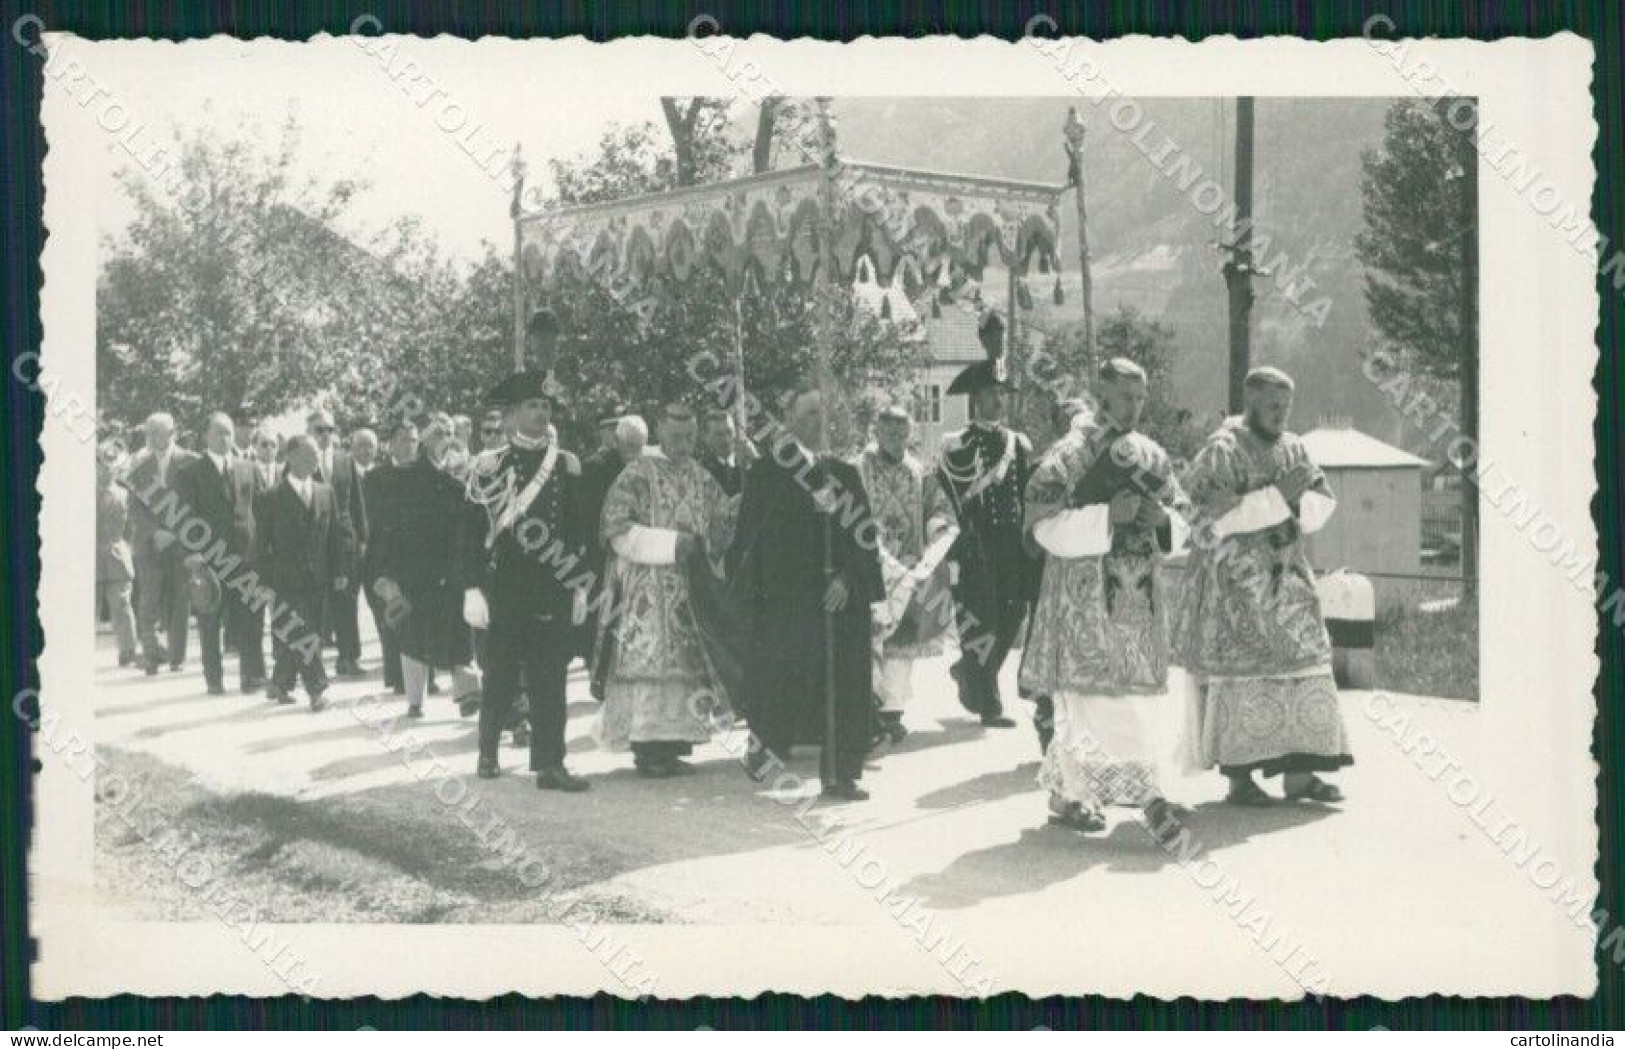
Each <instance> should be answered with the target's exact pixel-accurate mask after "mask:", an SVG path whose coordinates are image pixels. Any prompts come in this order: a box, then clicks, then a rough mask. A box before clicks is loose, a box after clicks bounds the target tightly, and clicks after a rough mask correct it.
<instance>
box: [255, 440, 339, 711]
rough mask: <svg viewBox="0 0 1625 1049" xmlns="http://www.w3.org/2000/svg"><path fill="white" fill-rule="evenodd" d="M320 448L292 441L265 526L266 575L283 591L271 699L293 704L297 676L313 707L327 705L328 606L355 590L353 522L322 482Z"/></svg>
mask: <svg viewBox="0 0 1625 1049" xmlns="http://www.w3.org/2000/svg"><path fill="white" fill-rule="evenodd" d="M316 463H317V455H316V445H315V442H313V441H311V439H310V438H308V437H304V436H296V437H292V438H290V439H289V440H288V449H287V463H286V470H285V471H284V475H283V478H282V483H281V484H279V485H278V486H277V488H276V490H275V491H273V492H272V493H271V494H270V495H269V496H267V497H266V499H265V503H264V508H265V513H264V516H263V519H262V520H260V521H259V522H258V526H259V527H258V533H259V565H260V571H261V573H262V574H263V575H264V577H265V579H266V581H267V582H268V583H269V584H270V585H271V588H272V590H273V591H274V592H275V595H276V597H275V599H274V603H275V605H276V606H277V608H278V612H279V613H280V614H276V613H273V618H272V623H271V636H272V639H273V642H274V644H275V646H276V668H275V670H273V671H272V674H271V687H270V688H269V689H268V690H267V695H268V696H269V697H270V698H271V699H273V700H275V701H277V702H278V703H292V702H293V697H292V696H291V695H290V694H289V693H290V692H291V690H292V689H293V687H294V684H295V681H296V679H298V680H303V681H304V684H305V691H306V692H307V693H308V694H309V695H310V709H311V710H312V711H317V710H321V709H322V707H324V706H325V705H326V701H325V700H324V699H323V694H324V693H325V692H326V691H327V674H326V672H325V671H324V670H323V669H322V650H321V637H320V633H319V629H320V625H321V617H322V606H323V602H324V600H325V598H326V596H327V594H328V593H330V592H335V591H339V590H343V589H344V588H345V587H346V586H348V585H349V582H350V580H349V576H350V575H351V574H353V573H352V571H351V562H350V560H349V559H350V556H351V552H352V551H353V550H354V549H355V544H354V541H353V540H352V539H351V538H350V536H349V535H348V530H349V523H348V521H347V519H346V518H345V516H344V515H343V514H342V513H340V512H339V509H338V500H337V498H336V496H335V495H334V493H333V489H332V487H331V486H329V485H327V484H325V483H323V482H321V481H318V480H317V479H316V476H315V475H316Z"/></svg>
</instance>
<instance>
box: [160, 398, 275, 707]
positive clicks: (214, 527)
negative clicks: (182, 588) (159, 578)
mask: <svg viewBox="0 0 1625 1049" xmlns="http://www.w3.org/2000/svg"><path fill="white" fill-rule="evenodd" d="M234 436H235V428H234V427H233V425H232V422H231V417H230V416H229V415H226V414H225V413H224V412H216V413H215V414H213V415H211V416H209V422H208V425H207V426H206V427H205V429H204V434H203V442H204V450H203V454H202V455H200V456H198V457H196V458H195V459H193V460H191V461H190V462H188V463H187V464H186V465H185V466H183V467H182V468H181V469H180V470H179V471H178V473H177V476H176V480H175V488H176V490H177V491H178V492H179V493H180V496H181V502H182V503H183V504H184V505H185V506H186V509H187V513H188V514H189V515H190V516H191V517H192V518H194V519H196V520H198V521H201V522H202V523H203V524H205V525H207V526H208V529H209V531H208V541H207V543H205V544H204V545H203V547H202V549H194V550H193V551H192V552H191V553H189V554H188V555H187V558H186V565H187V567H188V568H189V569H191V570H192V571H206V572H209V573H211V574H212V575H213V577H214V581H215V584H216V588H217V593H218V594H219V596H220V600H219V601H218V602H213V603H212V607H202V608H198V609H197V610H196V612H197V629H198V647H199V648H201V649H202V650H203V680H204V682H205V683H206V684H207V685H208V688H209V694H210V695H213V696H218V695H223V694H224V693H225V691H226V686H225V668H224V667H223V666H222V664H221V655H220V641H221V636H220V635H221V631H222V629H223V630H224V631H225V633H226V634H227V635H229V636H231V637H233V638H236V639H237V648H238V651H239V653H240V654H239V657H238V660H237V671H238V677H239V679H240V684H241V686H242V690H243V692H244V693H245V694H247V693H251V692H254V691H257V690H258V689H260V688H263V687H264V686H265V662H264V659H265V654H264V651H263V650H262V649H261V648H260V646H259V644H258V643H257V641H258V638H255V639H254V641H255V642H256V643H253V644H250V643H249V640H248V638H247V636H246V635H247V633H248V612H249V608H248V603H247V602H246V601H245V600H244V597H243V592H242V590H241V589H235V590H233V589H229V588H228V586H227V584H229V583H231V582H232V580H233V578H235V577H236V573H246V572H248V571H249V569H250V567H251V566H252V558H253V556H254V469H253V467H251V466H250V465H249V464H248V463H247V462H245V461H243V460H242V459H240V458H237V457H234V456H233V455H232V454H231V449H232V446H233V444H234Z"/></svg>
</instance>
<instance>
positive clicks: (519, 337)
mask: <svg viewBox="0 0 1625 1049" xmlns="http://www.w3.org/2000/svg"><path fill="white" fill-rule="evenodd" d="M524 191H525V161H524V158H523V157H521V156H520V155H519V146H518V144H517V143H516V144H515V145H514V147H513V200H512V201H510V202H509V204H508V216H509V217H510V218H511V219H512V220H513V370H514V371H516V372H520V371H524V370H525V273H524V259H523V255H522V252H521V251H520V247H521V239H520V235H519V216H520V213H521V208H520V198H521V196H522V195H523V194H524Z"/></svg>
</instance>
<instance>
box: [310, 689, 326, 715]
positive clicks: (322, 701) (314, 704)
mask: <svg viewBox="0 0 1625 1049" xmlns="http://www.w3.org/2000/svg"><path fill="white" fill-rule="evenodd" d="M326 709H327V693H325V692H312V693H311V694H310V712H311V713H312V714H317V713H320V712H321V711H324V710H326Z"/></svg>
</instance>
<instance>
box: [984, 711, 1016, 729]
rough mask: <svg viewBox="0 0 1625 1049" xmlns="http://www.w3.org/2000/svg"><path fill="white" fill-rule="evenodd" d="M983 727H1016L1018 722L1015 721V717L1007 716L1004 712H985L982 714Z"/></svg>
mask: <svg viewBox="0 0 1625 1049" xmlns="http://www.w3.org/2000/svg"><path fill="white" fill-rule="evenodd" d="M982 727H983V728H1015V727H1016V723H1015V721H1014V719H1012V718H1007V717H1005V716H1004V715H1003V714H983V715H982Z"/></svg>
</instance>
